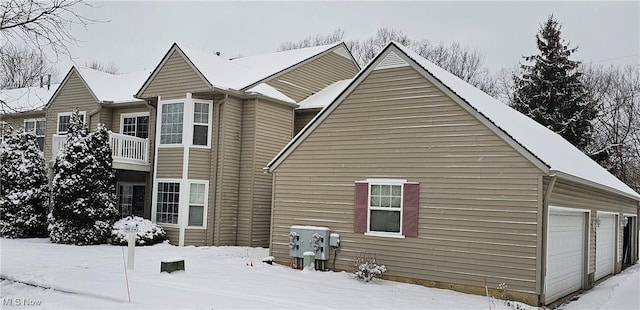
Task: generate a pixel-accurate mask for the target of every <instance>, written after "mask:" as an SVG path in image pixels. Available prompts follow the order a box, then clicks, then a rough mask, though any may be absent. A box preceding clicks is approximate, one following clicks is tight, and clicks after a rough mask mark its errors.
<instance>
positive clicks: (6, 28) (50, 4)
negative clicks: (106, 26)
mask: <svg viewBox="0 0 640 310" xmlns="http://www.w3.org/2000/svg"><path fill="white" fill-rule="evenodd" d="M80 6H90V5H88V4H86V3H85V2H84V1H83V0H51V1H38V0H3V1H0V14H2V15H1V16H2V19H0V33H2V36H3V37H4V39H2V41H3V42H2V45H3V46H5V47H6V46H9V45H13V46H19V45H27V46H28V47H29V48H31V49H34V50H38V51H40V52H41V53H44V52H45V51H51V52H53V53H54V54H55V55H56V57H57V56H58V55H59V54H64V55H70V53H69V49H68V46H69V45H70V44H76V43H77V40H76V38H75V37H74V36H73V35H72V34H71V31H70V27H71V25H80V26H83V27H86V26H87V25H88V24H90V23H92V22H94V20H91V19H88V18H86V17H84V16H82V15H80V14H79V13H77V12H76V11H75V10H76V9H77V8H78V7H80Z"/></svg>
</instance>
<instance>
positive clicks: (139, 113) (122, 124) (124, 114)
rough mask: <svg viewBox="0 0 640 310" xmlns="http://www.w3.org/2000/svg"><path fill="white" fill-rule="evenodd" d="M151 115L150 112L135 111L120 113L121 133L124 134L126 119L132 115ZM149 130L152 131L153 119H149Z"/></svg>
mask: <svg viewBox="0 0 640 310" xmlns="http://www.w3.org/2000/svg"><path fill="white" fill-rule="evenodd" d="M140 116H149V112H134V113H122V114H120V133H121V134H124V119H125V118H131V117H136V118H137V117H140ZM148 130H149V132H151V119H149V129H148ZM137 131H138V123H137V122H136V132H137Z"/></svg>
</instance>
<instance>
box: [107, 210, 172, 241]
mask: <svg viewBox="0 0 640 310" xmlns="http://www.w3.org/2000/svg"><path fill="white" fill-rule="evenodd" d="M129 222H133V223H136V224H138V233H137V234H136V245H153V244H156V243H161V242H163V241H164V240H166V239H167V233H166V232H165V231H164V229H162V227H160V226H158V225H156V224H154V223H153V222H151V221H150V220H146V219H143V218H141V217H139V216H127V217H125V218H123V219H121V220H119V221H117V222H116V223H115V224H113V230H111V243H112V244H115V245H127V244H128V242H129V235H128V234H127V233H126V232H124V226H125V224H127V223H129Z"/></svg>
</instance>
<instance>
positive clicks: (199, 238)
mask: <svg viewBox="0 0 640 310" xmlns="http://www.w3.org/2000/svg"><path fill="white" fill-rule="evenodd" d="M206 235H207V231H206V230H204V229H194V228H187V229H185V232H184V245H194V246H202V245H206V243H205V242H206Z"/></svg>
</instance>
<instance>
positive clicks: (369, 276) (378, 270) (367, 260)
mask: <svg viewBox="0 0 640 310" xmlns="http://www.w3.org/2000/svg"><path fill="white" fill-rule="evenodd" d="M385 272H387V267H385V266H384V265H380V264H378V263H377V262H376V259H375V257H367V255H366V253H365V254H363V255H362V256H359V257H358V258H356V272H355V275H356V278H357V279H358V280H361V281H364V282H369V281H371V280H373V278H377V277H379V276H381V275H382V274H383V273H385Z"/></svg>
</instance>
